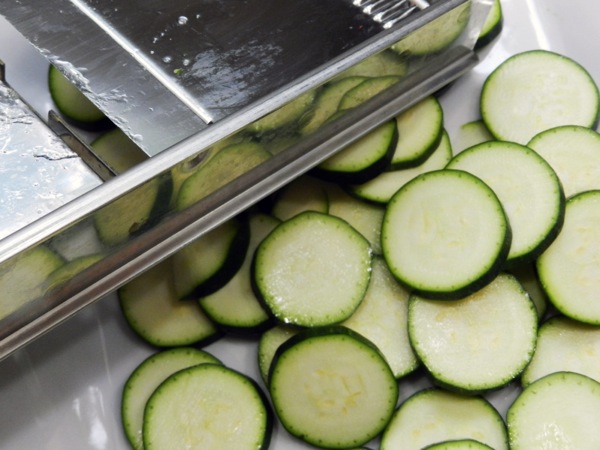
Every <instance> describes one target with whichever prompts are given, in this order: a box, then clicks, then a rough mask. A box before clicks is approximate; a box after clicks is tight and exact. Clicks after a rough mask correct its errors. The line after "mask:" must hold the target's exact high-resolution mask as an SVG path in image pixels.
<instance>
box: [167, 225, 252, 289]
mask: <svg viewBox="0 0 600 450" xmlns="http://www.w3.org/2000/svg"><path fill="white" fill-rule="evenodd" d="M249 243H250V226H249V223H248V218H247V217H245V216H244V215H238V216H235V217H233V218H231V219H229V220H227V221H225V222H223V223H222V224H221V225H219V226H217V227H216V228H214V229H213V230H211V231H209V232H208V233H206V234H205V235H203V236H201V237H199V238H198V239H196V240H195V241H194V242H192V243H191V244H189V245H187V246H185V247H183V248H182V249H181V250H179V251H178V252H177V253H175V254H174V255H173V257H172V258H171V260H172V267H173V280H174V285H175V292H176V294H177V297H179V298H181V299H184V300H192V299H193V300H197V299H198V297H201V296H206V295H210V294H212V293H213V292H216V291H218V290H219V289H221V288H222V287H223V286H225V285H226V284H227V283H228V282H229V280H231V279H232V278H233V276H234V275H235V274H236V273H237V272H238V271H239V270H240V267H241V266H242V264H243V262H244V257H245V256H246V254H247V252H248V245H249Z"/></svg>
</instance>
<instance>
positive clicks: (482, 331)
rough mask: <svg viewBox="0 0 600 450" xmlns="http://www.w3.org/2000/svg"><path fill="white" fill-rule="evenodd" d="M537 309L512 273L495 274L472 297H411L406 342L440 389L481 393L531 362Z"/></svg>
mask: <svg viewBox="0 0 600 450" xmlns="http://www.w3.org/2000/svg"><path fill="white" fill-rule="evenodd" d="M537 324H538V317H537V311H536V309H535V307H534V305H533V303H532V302H531V299H530V298H529V296H528V295H527V293H526V292H525V290H524V289H523V287H522V286H521V285H520V283H519V282H518V281H517V280H516V279H515V278H514V277H513V276H511V275H507V274H500V275H498V277H496V279H495V280H494V281H492V282H491V283H490V284H488V285H487V286H486V287H484V288H483V289H481V290H479V291H478V292H476V293H475V294H471V295H470V296H468V297H466V298H464V299H461V300H455V301H450V302H448V301H445V300H427V299H424V298H421V297H417V296H413V297H411V300H410V304H409V310H408V332H409V335H410V342H411V343H412V346H413V348H414V349H415V352H416V354H417V356H418V357H419V359H420V360H421V361H422V362H423V364H424V365H425V367H427V370H428V371H429V373H431V374H432V375H433V377H434V379H435V380H436V381H437V382H438V383H440V384H441V385H443V386H445V387H448V388H451V389H455V390H458V391H461V392H483V391H486V390H490V389H495V388H499V387H501V386H504V385H506V384H507V383H508V382H510V381H512V380H513V379H515V378H516V377H517V376H518V375H520V373H521V372H522V371H523V369H524V368H525V366H526V365H527V364H528V363H529V361H530V360H531V357H532V355H533V352H534V349H535V342H536V338H537Z"/></svg>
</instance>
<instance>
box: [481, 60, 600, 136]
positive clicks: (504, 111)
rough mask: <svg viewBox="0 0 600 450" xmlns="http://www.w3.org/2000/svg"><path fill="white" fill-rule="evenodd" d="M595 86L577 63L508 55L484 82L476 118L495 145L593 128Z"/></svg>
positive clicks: (596, 93) (595, 103) (595, 98)
mask: <svg viewBox="0 0 600 450" xmlns="http://www.w3.org/2000/svg"><path fill="white" fill-rule="evenodd" d="M599 103H600V99H599V95H598V87H597V85H596V83H595V82H594V80H593V78H592V77H591V76H590V74H589V73H588V72H587V71H586V70H585V69H584V68H583V67H582V66H581V65H579V64H578V63H577V62H575V61H574V60H572V59H570V58H567V57H565V56H563V55H560V54H557V53H554V52H550V51H547V50H531V51H528V52H522V53H519V54H517V55H514V56H511V57H510V58H508V59H507V60H505V61H504V62H503V63H502V64H500V65H499V66H498V67H497V68H496V69H495V70H494V71H493V72H492V73H491V74H490V76H489V77H488V78H487V79H486V81H485V83H484V85H483V89H482V92H481V103H480V108H481V117H482V119H483V121H484V122H485V124H486V126H487V128H488V129H489V130H490V132H491V133H492V134H493V135H494V137H496V138H497V139H499V140H505V141H511V142H516V143H519V144H523V145H524V144H526V143H527V142H529V140H530V139H531V138H532V137H533V136H535V135H536V134H538V133H540V132H541V131H544V130H547V129H550V128H553V127H557V126H561V125H581V126H585V127H593V126H594V125H595V124H596V121H597V120H598V109H599Z"/></svg>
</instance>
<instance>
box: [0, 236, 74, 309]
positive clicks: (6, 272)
mask: <svg viewBox="0 0 600 450" xmlns="http://www.w3.org/2000/svg"><path fill="white" fill-rule="evenodd" d="M64 263H65V262H64V260H63V259H62V258H61V257H60V256H59V255H58V254H57V253H55V252H54V251H52V250H50V249H49V248H48V247H45V246H38V247H34V248H32V249H31V250H27V251H25V252H23V253H21V254H20V255H18V256H16V257H14V258H12V259H9V260H8V262H7V263H5V264H2V265H0V292H2V295H0V319H3V318H5V317H6V316H8V315H10V314H12V313H14V312H16V311H17V310H18V309H19V308H21V307H22V306H23V305H25V304H26V303H28V302H30V301H32V300H35V299H37V298H38V297H41V296H42V295H43V294H44V292H45V291H46V288H47V286H48V283H50V284H52V282H53V277H52V274H53V273H54V272H55V271H56V270H58V269H59V268H60V267H62V266H63V264H64Z"/></svg>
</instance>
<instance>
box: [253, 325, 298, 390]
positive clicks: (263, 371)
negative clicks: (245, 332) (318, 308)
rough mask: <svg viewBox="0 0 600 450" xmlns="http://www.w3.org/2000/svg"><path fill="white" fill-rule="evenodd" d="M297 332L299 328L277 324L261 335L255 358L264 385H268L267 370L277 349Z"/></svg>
mask: <svg viewBox="0 0 600 450" xmlns="http://www.w3.org/2000/svg"><path fill="white" fill-rule="evenodd" d="M299 331H300V328H299V327H294V326H289V325H283V324H279V325H276V326H274V327H272V328H270V329H268V330H267V331H265V332H264V333H263V334H261V336H260V339H259V341H258V348H257V357H258V369H259V372H260V376H261V378H262V380H263V381H264V383H265V385H267V386H268V385H269V370H270V369H271V363H272V362H273V358H274V357H275V353H276V352H277V349H278V348H279V347H280V346H281V344H283V343H284V342H285V341H287V340H288V339H289V338H291V337H292V336H294V335H295V334H296V333H298V332H299Z"/></svg>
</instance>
